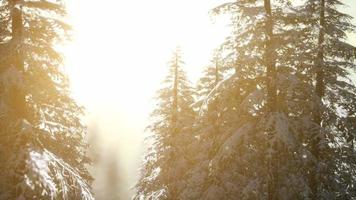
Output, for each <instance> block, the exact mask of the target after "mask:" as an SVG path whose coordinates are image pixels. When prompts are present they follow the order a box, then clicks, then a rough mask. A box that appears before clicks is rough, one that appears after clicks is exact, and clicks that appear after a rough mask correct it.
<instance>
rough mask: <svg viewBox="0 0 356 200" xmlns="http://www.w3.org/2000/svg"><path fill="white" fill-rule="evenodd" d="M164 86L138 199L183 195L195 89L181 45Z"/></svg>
mask: <svg viewBox="0 0 356 200" xmlns="http://www.w3.org/2000/svg"><path fill="white" fill-rule="evenodd" d="M169 65H170V66H169V74H168V76H167V78H166V79H165V81H164V87H163V88H162V89H161V90H159V91H158V96H157V101H158V103H157V107H156V109H155V110H154V111H153V113H152V120H153V123H152V125H151V126H149V130H150V131H151V132H152V133H153V135H152V137H150V138H148V142H152V143H153V144H151V145H150V146H153V147H152V148H150V149H149V150H148V153H147V155H146V157H145V160H144V163H143V167H142V169H141V178H140V180H139V182H138V184H137V185H136V189H137V194H136V195H135V197H134V199H170V200H175V199H179V198H178V196H179V193H180V192H181V191H182V188H184V187H185V174H186V170H187V169H188V167H189V165H190V156H189V148H190V144H191V143H192V139H193V134H192V125H193V122H194V118H195V112H194V110H193V108H192V105H193V103H194V98H193V94H194V92H193V89H192V87H191V84H190V82H189V80H188V79H187V76H186V73H185V72H184V70H183V68H182V67H183V61H182V58H181V52H180V50H179V49H177V50H176V51H175V52H174V55H173V58H172V60H171V61H170V63H169Z"/></svg>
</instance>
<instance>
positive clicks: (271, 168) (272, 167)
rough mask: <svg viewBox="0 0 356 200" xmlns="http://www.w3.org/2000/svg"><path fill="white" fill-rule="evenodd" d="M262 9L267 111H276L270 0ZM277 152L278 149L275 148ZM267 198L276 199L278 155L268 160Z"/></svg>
mask: <svg viewBox="0 0 356 200" xmlns="http://www.w3.org/2000/svg"><path fill="white" fill-rule="evenodd" d="M264 9H265V13H266V24H265V33H266V44H265V52H264V53H265V54H264V62H265V66H266V68H267V104H266V108H267V110H266V111H267V113H270V112H276V97H277V89H276V78H277V75H276V55H275V45H274V42H275V40H274V34H273V26H274V24H273V18H272V7H271V1H270V0H264ZM271 145H273V147H274V148H277V147H278V146H277V144H271ZM276 150H277V152H278V149H276ZM268 174H269V176H268V188H267V189H268V199H269V200H276V199H278V195H276V194H277V193H278V188H277V185H278V155H277V154H276V155H273V156H272V158H271V159H270V160H269V161H268Z"/></svg>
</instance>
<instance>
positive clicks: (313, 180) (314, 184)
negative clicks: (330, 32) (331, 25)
mask: <svg viewBox="0 0 356 200" xmlns="http://www.w3.org/2000/svg"><path fill="white" fill-rule="evenodd" d="M319 15H320V16H319V17H320V22H319V23H320V24H319V25H320V29H319V38H318V54H317V58H316V69H317V72H316V85H315V91H316V94H317V96H318V97H319V98H320V100H321V99H322V98H323V96H324V93H325V84H324V71H323V70H324V69H323V67H324V40H325V38H324V35H325V33H324V31H325V30H324V29H325V0H320V13H319ZM314 121H315V123H317V124H319V125H320V126H321V125H322V112H321V111H320V110H318V111H317V112H316V113H315V116H314ZM319 142H320V138H318V137H314V138H313V139H312V154H313V155H314V156H315V158H316V164H315V165H314V166H313V169H312V171H311V173H310V187H311V192H312V194H311V198H312V199H313V200H316V199H318V179H319V178H318V169H317V168H318V167H317V165H318V160H319V158H320V152H319V147H318V145H319Z"/></svg>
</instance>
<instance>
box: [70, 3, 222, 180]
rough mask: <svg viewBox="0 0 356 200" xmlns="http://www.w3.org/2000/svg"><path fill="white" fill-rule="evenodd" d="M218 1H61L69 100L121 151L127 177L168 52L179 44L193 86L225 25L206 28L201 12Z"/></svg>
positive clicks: (204, 13)
mask: <svg viewBox="0 0 356 200" xmlns="http://www.w3.org/2000/svg"><path fill="white" fill-rule="evenodd" d="M218 3H219V2H218V0H211V1H209V0H208V1H207V0H194V1H192V0H180V1H177V0H152V1H147V0H137V1H129V0H120V1H116V0H101V1H94V0H89V1H84V0H76V1H67V7H68V9H69V14H70V19H69V20H70V22H71V23H72V25H73V27H74V38H73V42H72V43H71V44H70V45H68V46H67V47H66V50H65V56H66V66H67V67H66V70H67V72H68V74H69V77H70V80H71V87H72V91H73V94H74V97H75V98H76V99H77V100H78V101H79V103H80V104H82V105H84V106H85V107H86V109H87V111H88V113H89V114H88V116H87V118H88V119H89V122H90V121H91V122H93V121H95V123H96V124H95V126H100V127H101V128H100V135H101V136H102V138H101V139H103V140H105V141H106V142H111V143H112V144H113V145H115V146H119V147H120V149H119V151H120V152H119V153H120V154H122V155H121V156H124V157H125V158H124V159H123V160H125V161H126V162H128V163H126V168H127V169H128V170H129V171H128V172H127V174H129V175H132V176H131V177H133V176H134V175H135V174H137V173H136V168H135V167H132V166H135V165H137V162H138V160H139V159H138V155H139V154H140V153H139V151H140V149H141V146H140V145H141V141H142V137H143V134H142V133H143V131H144V128H145V126H146V125H147V120H148V114H149V112H150V111H151V110H152V104H153V101H152V97H153V96H154V94H155V91H156V90H157V89H158V88H159V84H160V83H161V81H162V80H163V78H164V76H165V75H166V72H167V69H168V67H167V61H168V60H169V59H170V56H171V53H172V51H173V50H174V49H175V48H176V46H177V45H179V46H180V47H181V49H182V50H183V58H184V60H185V63H186V65H185V70H186V71H187V72H188V75H189V76H190V78H192V81H193V82H194V81H195V80H196V79H197V77H198V76H199V75H200V72H201V70H202V68H203V67H204V66H205V65H207V64H208V62H209V59H207V58H209V57H210V56H211V54H212V51H213V49H214V48H215V47H217V45H218V44H219V43H221V42H222V40H223V38H224V37H225V33H226V32H227V31H226V28H224V24H223V23H215V24H214V23H212V20H211V17H210V16H209V14H208V12H209V10H210V9H211V8H212V7H213V6H214V5H217V4H218ZM90 126H93V125H91V124H89V127H90ZM106 142H104V143H105V144H106ZM130 170H131V171H130ZM131 181H133V180H131Z"/></svg>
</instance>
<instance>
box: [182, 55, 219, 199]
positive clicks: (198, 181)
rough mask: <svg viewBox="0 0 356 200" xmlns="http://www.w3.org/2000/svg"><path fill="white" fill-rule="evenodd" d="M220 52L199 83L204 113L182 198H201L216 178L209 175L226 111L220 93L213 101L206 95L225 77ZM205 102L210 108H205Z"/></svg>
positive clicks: (196, 130)
mask: <svg viewBox="0 0 356 200" xmlns="http://www.w3.org/2000/svg"><path fill="white" fill-rule="evenodd" d="M220 53H221V51H220V50H219V49H216V50H215V51H214V54H213V57H212V59H211V61H210V64H209V65H208V66H207V67H206V68H205V69H204V71H203V75H202V77H201V78H200V79H199V80H198V83H197V87H196V93H197V102H196V103H195V104H194V107H195V109H196V110H197V111H198V112H200V111H201V113H200V114H199V115H200V117H198V118H197V119H196V120H195V125H194V137H195V138H194V140H193V141H192V143H193V145H191V148H190V150H189V151H190V152H192V153H191V154H190V156H191V160H192V165H191V166H190V167H191V168H190V169H189V170H188V174H187V178H186V180H187V181H186V186H185V188H184V190H183V192H182V193H181V194H180V199H186V200H188V199H196V198H198V197H199V194H200V193H201V192H203V190H204V188H205V187H206V185H209V182H210V181H212V180H211V179H210V177H209V157H212V155H213V154H214V153H216V146H217V145H215V142H216V136H217V135H218V134H219V132H220V129H221V128H222V127H223V122H222V121H220V118H221V116H220V115H221V112H222V111H221V107H220V105H221V101H220V98H219V97H218V96H214V97H212V98H210V99H209V102H205V101H204V99H206V97H207V96H209V95H210V92H211V91H212V90H213V89H214V88H215V87H216V86H217V84H218V83H219V82H220V81H221V80H222V79H223V74H224V70H225V66H224V63H223V60H222V59H221V55H220ZM203 105H204V106H205V107H206V109H201V108H202V106H203ZM203 163H204V164H203ZM197 195H198V196H197Z"/></svg>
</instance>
